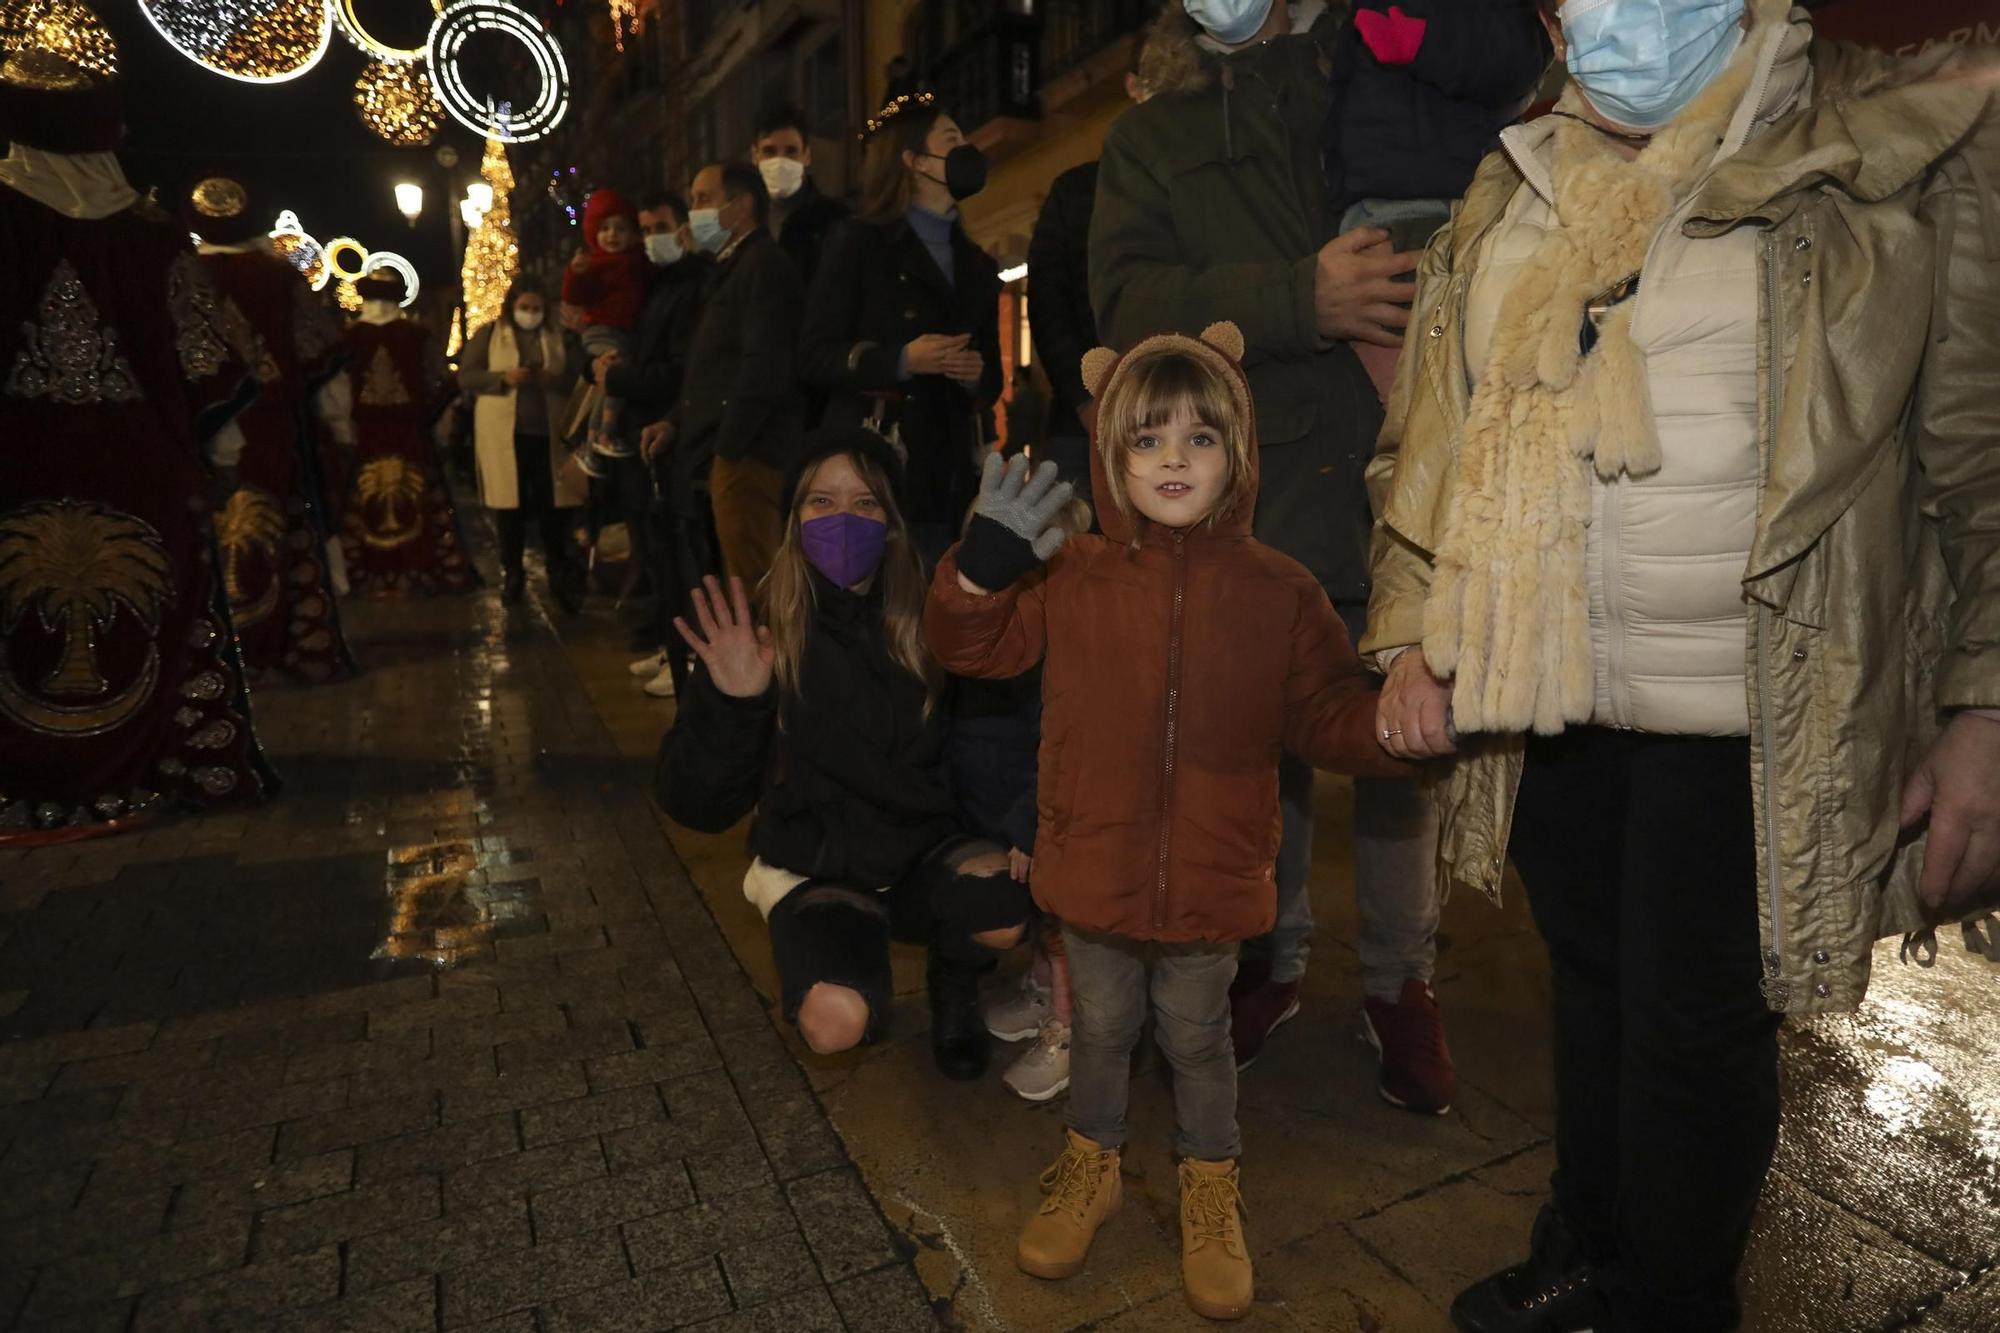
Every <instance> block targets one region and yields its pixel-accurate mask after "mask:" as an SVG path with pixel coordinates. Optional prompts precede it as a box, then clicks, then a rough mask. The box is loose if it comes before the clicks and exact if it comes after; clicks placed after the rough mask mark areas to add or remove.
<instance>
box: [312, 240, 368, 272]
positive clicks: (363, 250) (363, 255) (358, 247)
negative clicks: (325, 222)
mask: <svg viewBox="0 0 2000 1333" xmlns="http://www.w3.org/2000/svg"><path fill="white" fill-rule="evenodd" d="M323 248H324V249H325V250H326V266H327V267H328V268H329V269H332V270H333V276H334V277H336V278H345V279H347V280H348V281H349V282H353V281H354V280H355V279H356V278H363V277H366V276H368V247H367V246H365V245H363V244H362V243H361V242H359V241H357V240H355V239H354V238H353V237H352V236H339V237H336V238H334V239H333V240H331V241H328V242H327V243H326V245H325V246H324V247H323ZM349 250H352V251H353V252H354V253H355V254H356V255H359V256H360V258H359V259H358V260H356V261H355V262H356V265H357V267H356V268H355V269H354V271H353V272H351V273H350V272H349V271H348V270H346V269H344V268H342V267H341V266H340V256H341V255H342V254H343V253H345V252H346V251H349Z"/></svg>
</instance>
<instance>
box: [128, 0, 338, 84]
mask: <svg viewBox="0 0 2000 1333" xmlns="http://www.w3.org/2000/svg"><path fill="white" fill-rule="evenodd" d="M139 12H140V13H142V14H144V15H145V16H146V20H147V22H149V23H151V24H152V25H153V27H154V28H155V29H156V30H157V31H158V32H159V34H160V36H162V37H164V38H165V39H166V40H167V44H168V45H169V46H171V47H173V48H174V50H176V51H178V52H180V53H181V54H182V55H184V56H186V57H187V58H188V59H189V60H192V61H194V63H195V64H197V65H200V66H201V67H202V68H204V69H206V70H209V71H211V72H212V73H216V74H220V75H222V76H224V77H225V78H231V79H240V80H242V81H243V82H245V83H283V82H285V81H286V80H287V79H296V78H297V77H299V75H301V74H303V73H305V72H306V71H307V70H309V69H311V68H312V67H313V66H314V65H317V64H318V63H319V61H320V57H321V56H323V55H325V54H326V48H327V45H328V43H329V42H330V41H331V40H332V38H333V15H332V13H331V11H330V9H329V7H328V5H327V2H326V0H139Z"/></svg>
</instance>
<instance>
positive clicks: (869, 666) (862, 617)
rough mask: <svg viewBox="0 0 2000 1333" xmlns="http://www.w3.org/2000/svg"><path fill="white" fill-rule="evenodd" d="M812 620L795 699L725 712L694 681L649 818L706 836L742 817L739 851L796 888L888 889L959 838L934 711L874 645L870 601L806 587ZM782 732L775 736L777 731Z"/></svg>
mask: <svg viewBox="0 0 2000 1333" xmlns="http://www.w3.org/2000/svg"><path fill="white" fill-rule="evenodd" d="M812 577H813V587H814V591H815V592H816V593H817V595H818V611H817V613H816V614H815V616H814V619H813V627H812V632H811V633H810V634H809V635H808V637H807V639H806V652H805V661H804V663H803V664H802V668H801V671H800V675H801V677H802V680H801V685H800V694H799V697H798V698H796V699H791V700H786V701H785V702H784V703H783V704H779V703H778V702H777V691H776V687H775V686H773V688H772V690H771V691H770V692H769V693H767V694H765V695H764V696H763V697H762V698H758V699H731V698H729V697H727V696H726V695H724V694H722V692H721V691H719V690H717V689H716V688H715V686H714V685H713V684H711V683H710V682H709V679H708V676H707V673H706V672H700V671H697V672H696V673H695V675H694V677H693V679H692V680H691V682H690V688H689V690H688V692H687V695H686V696H685V697H684V698H683V699H682V701H681V706H680V712H679V715H678V716H677V717H676V719H675V721H674V725H673V728H672V729H671V730H669V731H668V732H667V735H666V739H665V740H663V741H662V742H661V743H660V757H659V765H658V770H657V773H656V776H655V788H656V795H657V797H658V799H659V802H660V808H661V809H662V810H664V811H666V813H667V815H668V816H669V817H670V818H672V819H674V820H677V821H678V822H680V823H682V824H686V825H687V826H688V827H690V828H694V829H699V830H701V831H703V832H710V833H719V832H721V831H723V830H725V829H727V828H729V827H730V826H731V825H732V824H734V823H735V822H736V821H737V820H739V819H741V818H743V816H744V815H746V814H748V813H749V812H750V810H751V808H752V807H753V806H754V807H755V808H756V811H757V819H756V822H755V823H754V824H752V825H751V828H750V850H751V852H752V853H753V854H754V855H756V856H757V857H759V858H760V859H761V860H763V861H764V862H765V863H766V864H768V865H771V866H775V867H777V868H778V869H781V870H789V871H791V872H792V873H793V874H795V875H805V876H807V877H809V878H816V879H817V878H825V879H832V880H837V881H839V882H841V883H843V884H849V885H853V886H855V887H860V888H887V887H889V886H890V885H893V884H896V883H898V882H899V881H901V880H902V878H903V877H904V876H905V875H906V874H908V873H909V871H910V870H911V869H912V868H913V867H914V866H915V865H916V864H917V862H918V861H919V860H921V859H922V858H923V856H924V855H925V854H926V853H928V852H929V851H931V850H932V849H933V848H935V847H936V846H937V845H938V844H939V843H941V842H943V841H944V840H945V839H947V838H950V837H952V836H954V835H956V834H958V833H959V832H961V822H960V819H959V817H958V813H957V806H956V804H955V803H954V801H953V799H952V789H951V776H950V772H949V770H948V767H947V763H946V757H945V743H946V737H947V730H948V728H947V725H946V721H945V712H944V710H943V709H942V708H938V709H934V710H933V711H932V713H931V715H930V717H928V718H926V717H925V716H924V715H923V707H924V685H923V683H922V682H921V681H919V680H917V679H916V678H915V677H914V676H912V675H910V674H909V672H907V671H905V670H904V669H903V668H902V667H901V666H900V665H899V664H897V663H896V662H895V660H894V659H892V658H891V657H890V656H889V654H888V651H887V649H886V648H885V646H884V644H883V639H882V599H881V594H880V593H879V592H870V593H866V594H857V593H851V592H848V591H846V590H845V589H842V588H836V587H834V586H833V585H832V584H831V583H828V582H827V581H826V580H824V579H822V578H821V577H820V576H819V574H818V573H817V572H815V573H814V574H813V576H812ZM781 719H782V726H781V725H779V723H780V720H781Z"/></svg>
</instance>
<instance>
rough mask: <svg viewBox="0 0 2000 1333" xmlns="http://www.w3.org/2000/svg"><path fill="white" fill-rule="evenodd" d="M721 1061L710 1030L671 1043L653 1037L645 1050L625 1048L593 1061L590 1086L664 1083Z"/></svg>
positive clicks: (601, 1088) (595, 1088) (600, 1089)
mask: <svg viewBox="0 0 2000 1333" xmlns="http://www.w3.org/2000/svg"><path fill="white" fill-rule="evenodd" d="M721 1063H722V1056H721V1054H720V1053H719V1052H718V1051H717V1050H716V1049H715V1043H714V1042H712V1041H710V1040H709V1038H708V1033H706V1032H702V1033H700V1034H699V1035H697V1036H693V1037H687V1038H683V1039H682V1040H680V1041H676V1042H672V1043H670V1044H667V1045H654V1044H652V1043H651V1042H650V1041H649V1042H648V1044H647V1047H646V1049H645V1050H641V1051H623V1052H620V1053H619V1054H617V1055H607V1056H603V1057H600V1058H599V1059H596V1060H592V1061H590V1062H589V1066H588V1069H589V1075H590V1087H591V1090H592V1091H594V1092H608V1091H610V1090H612V1089H614V1088H629V1087H634V1086H636V1085H638V1084H641V1083H660V1082H664V1081H666V1080H667V1079H673V1078H680V1077H682V1076H684V1075H687V1074H697V1073H700V1072H701V1071H702V1070H704V1069H714V1068H716V1067H718V1066H719V1065H720V1064H721Z"/></svg>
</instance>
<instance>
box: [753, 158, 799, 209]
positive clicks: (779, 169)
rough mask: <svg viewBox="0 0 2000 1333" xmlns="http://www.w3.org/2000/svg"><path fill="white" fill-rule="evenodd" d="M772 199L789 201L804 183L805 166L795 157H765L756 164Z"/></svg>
mask: <svg viewBox="0 0 2000 1333" xmlns="http://www.w3.org/2000/svg"><path fill="white" fill-rule="evenodd" d="M757 170H759V171H761V172H763V173H764V188H765V189H767V190H769V191H770V192H771V197H772V198H773V199H789V198H791V197H792V196H793V195H795V194H797V193H798V192H799V187H800V186H801V185H804V184H805V183H806V164H805V163H803V162H801V161H799V160H798V159H797V158H795V157H767V158H765V159H764V160H763V161H762V162H759V163H758V164H757Z"/></svg>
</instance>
